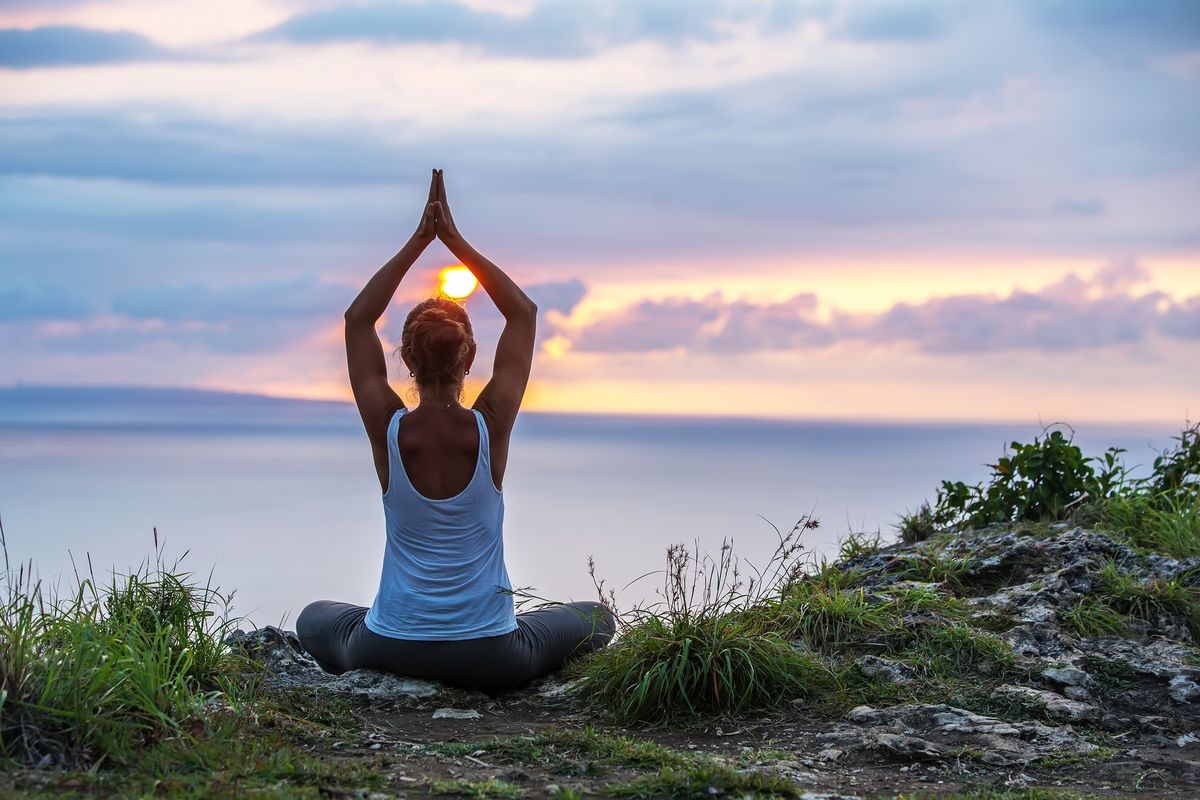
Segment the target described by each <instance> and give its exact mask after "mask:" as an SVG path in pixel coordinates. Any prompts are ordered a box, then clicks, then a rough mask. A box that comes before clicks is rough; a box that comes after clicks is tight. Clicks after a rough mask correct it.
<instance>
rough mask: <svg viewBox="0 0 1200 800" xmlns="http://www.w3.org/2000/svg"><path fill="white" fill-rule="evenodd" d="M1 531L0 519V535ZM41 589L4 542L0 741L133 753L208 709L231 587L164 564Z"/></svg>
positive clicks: (56, 756)
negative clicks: (14, 563)
mask: <svg viewBox="0 0 1200 800" xmlns="http://www.w3.org/2000/svg"><path fill="white" fill-rule="evenodd" d="M3 537H4V532H3V528H2V527H0V545H2V544H3ZM155 544H156V548H155V559H154V561H153V563H151V561H150V560H147V561H146V562H144V563H143V564H142V566H141V567H140V568H138V569H137V570H134V571H132V572H131V573H130V574H129V575H125V576H118V575H116V574H114V575H113V577H112V581H111V583H110V584H108V585H107V586H101V585H100V584H99V583H98V582H97V581H96V579H95V577H94V576H93V575H92V574H91V573H90V571H89V574H88V576H87V577H86V578H77V581H76V586H75V588H74V590H73V591H71V592H70V593H69V594H66V595H62V596H60V595H57V594H54V593H51V592H48V591H46V590H45V589H44V587H43V585H42V584H41V582H40V581H37V580H34V579H32V578H31V577H30V570H29V569H26V568H25V567H21V568H20V569H18V570H17V571H16V573H15V574H14V572H13V570H12V569H11V565H9V564H8V559H7V547H4V554H5V565H6V570H5V575H4V596H3V599H2V600H0V680H2V681H3V685H2V686H0V700H2V702H3V706H2V709H0V749H2V750H3V753H4V754H5V755H7V756H9V757H14V758H16V759H18V760H21V761H25V762H27V763H28V762H33V763H39V762H42V761H48V762H52V763H58V764H63V765H69V764H76V763H88V762H90V761H94V760H103V759H106V758H107V759H113V760H117V761H125V760H128V759H129V758H131V757H132V755H133V754H134V753H135V752H136V751H137V750H138V749H139V748H142V747H145V746H147V745H149V744H153V743H154V742H156V741H159V740H161V739H163V738H164V737H166V736H168V735H183V731H184V723H185V721H186V720H188V719H194V718H197V717H198V716H200V715H201V714H202V713H203V708H204V704H205V701H206V700H207V699H209V697H211V696H212V693H213V692H215V691H216V689H217V688H218V686H221V685H227V684H226V682H225V681H224V680H223V672H224V671H225V670H226V669H227V668H228V667H229V666H230V665H231V664H232V663H233V662H234V658H233V656H232V655H231V654H230V653H229V652H228V651H227V650H226V649H225V647H224V645H223V643H222V640H223V638H224V634H225V633H226V631H227V630H228V628H229V627H230V625H231V624H232V623H231V621H230V620H228V619H227V615H225V614H224V613H223V609H224V608H226V607H227V603H228V598H227V597H225V596H223V595H221V594H220V593H219V592H218V591H217V590H215V589H213V588H212V587H211V586H208V585H205V586H198V585H196V584H194V583H192V582H191V576H190V575H189V574H188V573H186V572H183V571H181V570H180V569H179V562H175V563H174V564H170V565H168V564H166V563H164V561H163V559H162V551H161V550H160V549H158V547H157V540H156V543H155Z"/></svg>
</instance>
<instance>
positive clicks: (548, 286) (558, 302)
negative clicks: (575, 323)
mask: <svg viewBox="0 0 1200 800" xmlns="http://www.w3.org/2000/svg"><path fill="white" fill-rule="evenodd" d="M525 294H527V295H529V297H530V299H531V300H533V302H535V303H537V306H538V311H541V312H546V311H557V312H559V313H560V314H570V313H571V312H572V311H574V310H575V306H577V305H579V301H581V300H583V298H584V296H585V295H586V294H587V286H586V285H585V284H584V282H583V281H581V280H579V279H578V278H571V279H570V280H565V281H547V282H545V283H535V284H531V285H530V286H528V287H526V289H525Z"/></svg>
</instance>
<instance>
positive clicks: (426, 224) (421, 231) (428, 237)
mask: <svg viewBox="0 0 1200 800" xmlns="http://www.w3.org/2000/svg"><path fill="white" fill-rule="evenodd" d="M438 183H439V175H438V171H437V170H436V169H435V170H434V171H433V176H432V177H431V178H430V179H429V200H428V201H426V203H425V210H424V211H422V212H421V221H420V223H418V224H417V230H416V232H415V233H414V234H413V237H412V238H414V239H416V240H417V241H419V242H422V243H424V244H429V243H431V242H432V241H433V240H434V239H435V238H437V219H436V214H435V210H434V206H433V204H434V201H436V200H437V199H438Z"/></svg>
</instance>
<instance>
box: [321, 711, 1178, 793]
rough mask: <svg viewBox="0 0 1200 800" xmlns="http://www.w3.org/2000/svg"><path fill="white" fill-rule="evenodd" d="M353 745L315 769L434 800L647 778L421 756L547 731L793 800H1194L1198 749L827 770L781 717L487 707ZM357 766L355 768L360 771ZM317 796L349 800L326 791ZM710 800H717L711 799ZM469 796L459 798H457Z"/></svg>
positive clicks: (372, 719) (565, 764)
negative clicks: (376, 776)
mask: <svg viewBox="0 0 1200 800" xmlns="http://www.w3.org/2000/svg"><path fill="white" fill-rule="evenodd" d="M360 720H361V727H362V736H361V737H360V739H359V740H358V741H339V742H329V743H327V744H326V743H321V744H319V745H315V747H314V751H315V752H314V754H315V755H318V756H319V757H321V758H322V759H334V760H337V759H346V758H353V759H356V760H359V759H364V758H365V759H369V760H370V761H371V762H372V766H373V767H374V768H377V769H379V770H381V771H383V772H385V773H386V774H387V775H389V776H390V781H389V785H390V787H391V788H392V790H393V791H395V792H396V793H397V794H400V795H404V796H409V797H425V796H443V797H444V796H447V795H446V794H445V793H439V794H437V795H434V794H432V793H431V791H430V787H431V786H433V785H435V784H436V783H438V782H444V781H450V780H469V781H486V780H488V779H496V780H500V781H504V782H505V783H508V784H513V785H515V786H516V787H519V789H520V790H521V793H522V795H523V796H525V797H551V796H554V795H555V794H556V793H558V791H559V790H561V789H562V788H564V787H566V788H569V789H571V790H574V791H575V792H578V793H579V794H581V795H584V796H593V795H596V796H598V795H601V794H604V793H606V789H611V788H613V787H615V786H618V785H620V784H625V783H628V782H629V781H631V780H633V779H635V778H637V777H639V776H641V775H645V774H647V773H653V772H655V770H653V769H646V768H642V769H637V768H633V767H629V766H613V765H598V764H596V763H593V762H590V761H589V760H588V759H586V757H581V758H569V757H568V758H565V759H561V758H555V759H546V760H545V761H544V763H537V762H532V763H531V762H515V761H512V760H508V759H505V758H503V757H500V758H497V757H495V755H498V754H490V753H489V752H488V750H487V749H486V748H480V750H482V752H480V751H478V750H477V751H474V752H475V753H476V754H475V755H463V756H453V755H446V754H443V753H436V752H431V750H430V749H429V748H428V747H427V746H428V745H435V746H436V745H439V744H445V743H473V742H487V741H489V740H491V739H493V738H499V739H506V738H509V737H519V736H530V735H536V734H538V733H540V732H544V731H548V730H554V729H557V730H565V729H571V728H584V727H585V726H587V725H589V724H590V725H592V726H593V727H594V729H595V730H597V731H601V732H604V733H608V734H617V735H622V736H630V737H635V738H638V739H644V740H649V741H653V742H655V743H658V744H660V745H662V746H664V747H668V748H671V749H673V750H677V751H680V752H684V753H691V754H704V755H708V756H711V757H716V758H718V759H720V760H722V761H724V762H725V763H727V764H729V765H730V766H734V767H737V768H740V769H745V768H753V769H755V770H761V771H765V772H768V773H771V774H775V775H779V776H781V777H784V778H786V779H788V780H790V781H792V782H793V783H794V784H795V785H796V787H797V789H798V790H799V791H800V792H809V793H814V794H831V795H852V796H860V797H892V796H895V795H898V794H904V795H910V796H913V795H915V796H928V795H943V794H951V795H952V794H956V793H962V792H966V791H970V790H974V791H979V790H985V789H986V790H993V791H1006V790H1007V791H1012V790H1020V789H1026V788H1030V789H1032V788H1039V789H1050V790H1054V791H1056V792H1062V793H1064V794H1066V795H1067V796H1070V794H1071V793H1078V794H1081V795H1085V796H1086V795H1093V796H1101V797H1105V796H1113V797H1180V798H1183V797H1197V796H1200V743H1189V744H1186V745H1185V746H1183V747H1172V748H1170V749H1169V750H1168V749H1163V748H1157V749H1138V750H1137V751H1136V754H1135V755H1128V754H1124V753H1123V754H1121V755H1116V756H1112V757H1108V758H1104V759H1088V760H1080V761H1078V762H1075V763H1071V762H1067V763H1057V764H1050V765H1037V764H1030V765H1025V766H1022V767H1002V768H1001V767H992V766H988V765H986V764H982V763H980V762H978V761H975V760H972V759H969V758H956V759H954V760H949V761H948V760H935V761H928V762H912V763H903V762H893V761H887V760H884V759H882V758H878V757H872V758H870V759H864V758H861V757H860V758H855V757H853V756H849V757H846V758H844V759H839V760H837V761H832V762H831V761H826V760H822V758H821V755H820V753H821V751H822V749H823V747H822V745H820V744H819V743H818V742H817V740H816V739H817V736H818V734H820V733H822V732H823V731H825V730H827V729H828V727H829V726H828V723H825V724H821V725H814V724H806V722H805V721H803V720H799V719H796V718H793V719H788V718H786V717H781V718H773V719H766V718H764V719H760V720H757V721H754V722H746V721H742V722H741V723H739V724H738V725H737V726H736V727H732V726H731V727H729V728H723V727H721V726H720V725H716V724H709V725H705V726H699V727H695V728H691V729H682V730H681V729H678V728H675V729H670V730H655V729H649V728H631V727H616V726H604V725H599V724H596V723H595V721H594V720H593V719H592V718H590V717H584V716H583V715H579V714H565V715H564V714H563V713H561V712H552V711H547V710H540V709H537V708H531V707H529V706H507V707H506V706H504V705H501V704H499V703H497V704H495V705H493V706H491V707H485V708H484V709H482V710H481V716H480V717H479V718H477V719H435V718H433V715H432V713H431V712H430V711H429V710H424V711H411V710H394V711H383V712H381V711H378V710H372V711H368V712H364V713H363V714H362V715H361V716H360ZM360 763H361V761H360ZM323 793H325V794H327V796H343V795H344V796H351V795H349V794H344V792H343V791H340V790H336V789H331V790H327V791H325V792H323ZM709 793H711V794H717V793H718V792H715V791H710V792H709ZM460 796H468V795H460Z"/></svg>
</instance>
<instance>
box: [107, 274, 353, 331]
mask: <svg viewBox="0 0 1200 800" xmlns="http://www.w3.org/2000/svg"><path fill="white" fill-rule="evenodd" d="M354 295H355V290H354V289H353V288H351V287H349V286H346V285H343V284H336V283H326V282H323V281H319V280H316V279H314V278H298V279H295V280H287V281H269V282H261V283H254V284H245V285H240V286H238V285H235V286H223V287H211V286H205V285H202V284H189V285H186V286H154V287H147V288H135V289H130V290H128V291H125V292H123V293H122V294H119V295H118V296H117V297H116V298H115V299H114V300H113V311H115V312H117V313H118V314H122V315H124V316H127V317H130V318H132V319H138V320H151V319H158V320H170V321H174V322H213V323H226V322H232V321H236V320H256V319H263V320H275V319H284V318H309V319H310V318H313V317H328V318H330V319H336V318H337V315H338V314H340V313H341V312H342V311H343V310H344V309H345V307H346V306H347V305H349V304H350V301H351V300H353V299H354Z"/></svg>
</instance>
